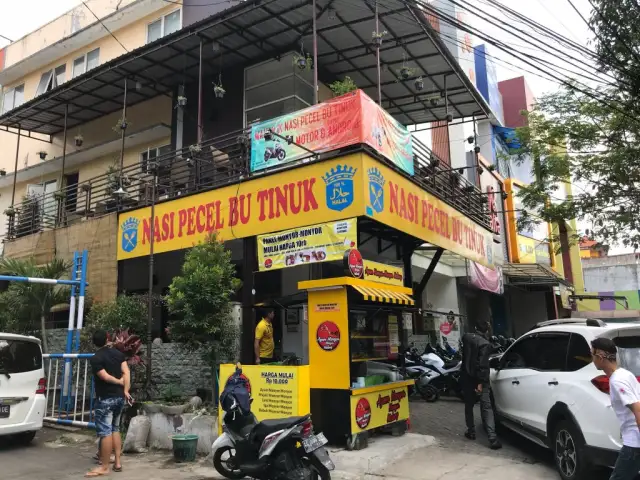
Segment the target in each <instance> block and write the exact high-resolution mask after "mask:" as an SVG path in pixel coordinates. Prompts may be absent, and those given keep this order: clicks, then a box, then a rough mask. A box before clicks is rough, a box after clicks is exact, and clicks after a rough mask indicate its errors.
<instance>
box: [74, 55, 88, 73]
mask: <svg viewBox="0 0 640 480" xmlns="http://www.w3.org/2000/svg"><path fill="white" fill-rule="evenodd" d="M84 68H85V58H84V55H83V56H81V57H80V58H76V59H75V60H74V61H73V77H72V78H76V77H77V76H78V75H82V74H83V73H84V72H85V69H84Z"/></svg>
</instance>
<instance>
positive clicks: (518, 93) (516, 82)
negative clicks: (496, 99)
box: [498, 77, 536, 128]
mask: <svg viewBox="0 0 640 480" xmlns="http://www.w3.org/2000/svg"><path fill="white" fill-rule="evenodd" d="M498 88H499V90H500V93H501V94H502V105H503V110H504V123H505V127H510V128H518V127H524V126H525V125H526V121H527V120H526V117H524V116H523V115H522V113H521V112H522V111H523V110H531V107H532V106H533V104H534V103H535V100H536V99H535V97H534V96H533V93H532V92H531V89H530V88H529V85H527V81H526V80H525V78H524V77H516V78H511V79H509V80H504V81H502V82H499V83H498Z"/></svg>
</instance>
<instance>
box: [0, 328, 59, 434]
mask: <svg viewBox="0 0 640 480" xmlns="http://www.w3.org/2000/svg"><path fill="white" fill-rule="evenodd" d="M46 393H47V379H46V378H45V375H44V367H43V361H42V349H41V348H40V340H38V339H37V338H35V337H26V336H23V335H13V334H11V333H1V332H0V436H4V435H12V436H15V439H16V441H17V442H19V443H22V444H28V443H30V442H31V440H33V437H35V435H36V432H37V431H38V430H40V429H41V428H42V422H43V419H44V414H45V411H46V408H47V398H46Z"/></svg>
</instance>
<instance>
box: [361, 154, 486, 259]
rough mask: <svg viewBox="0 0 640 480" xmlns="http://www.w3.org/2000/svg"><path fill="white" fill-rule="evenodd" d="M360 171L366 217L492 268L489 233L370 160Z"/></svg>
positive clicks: (401, 177) (367, 159) (365, 161)
mask: <svg viewBox="0 0 640 480" xmlns="http://www.w3.org/2000/svg"><path fill="white" fill-rule="evenodd" d="M363 170H364V171H365V172H366V178H365V179H364V181H365V198H366V201H365V208H366V215H367V216H369V217H371V218H373V219H375V220H377V221H379V222H381V223H384V224H386V225H389V226H390V227H393V228H395V229H397V230H400V231H402V232H405V233H408V234H409V235H412V236H414V237H416V238H419V239H421V240H424V241H425V242H429V243H432V244H434V245H437V246H439V247H442V248H444V249H446V250H449V251H451V252H454V253H457V254H459V255H461V256H463V257H465V258H467V259H469V260H473V261H474V262H476V263H480V264H482V265H484V266H485V267H489V268H493V267H494V258H493V245H492V242H493V234H492V233H491V232H489V231H488V230H486V229H485V228H483V227H481V226H480V225H478V224H477V223H475V222H474V221H473V220H471V219H469V218H467V217H466V216H464V215H463V214H462V213H460V212H458V211H457V210H456V209H454V208H453V207H451V206H449V205H448V204H446V203H444V202H443V201H442V200H439V199H437V198H436V197H434V196H433V195H431V194H430V193H427V192H426V191H424V190H422V189H421V188H420V187H419V186H417V185H416V184H414V183H412V182H410V181H409V180H407V179H406V178H404V177H403V176H401V175H400V174H398V173H396V172H394V171H393V170H391V169H390V168H387V167H385V166H383V165H382V164H380V163H379V162H377V161H375V160H374V159H372V158H370V157H365V158H364V162H363Z"/></svg>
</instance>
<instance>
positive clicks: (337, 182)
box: [322, 165, 358, 212]
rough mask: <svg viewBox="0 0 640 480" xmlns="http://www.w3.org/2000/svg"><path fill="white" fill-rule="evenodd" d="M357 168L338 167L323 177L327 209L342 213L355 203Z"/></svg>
mask: <svg viewBox="0 0 640 480" xmlns="http://www.w3.org/2000/svg"><path fill="white" fill-rule="evenodd" d="M357 171H358V169H357V168H353V167H350V166H348V165H338V166H336V167H335V168H332V169H331V170H330V171H328V172H327V173H326V175H324V176H323V177H322V179H323V180H324V183H325V184H326V197H327V200H326V202H327V207H328V208H330V209H331V210H336V211H338V212H341V211H342V210H344V209H345V208H347V207H348V206H349V205H351V204H352V203H353V196H354V195H353V176H354V175H355V174H356V172H357Z"/></svg>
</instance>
